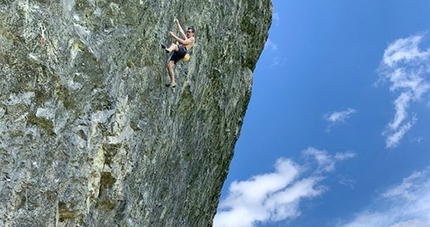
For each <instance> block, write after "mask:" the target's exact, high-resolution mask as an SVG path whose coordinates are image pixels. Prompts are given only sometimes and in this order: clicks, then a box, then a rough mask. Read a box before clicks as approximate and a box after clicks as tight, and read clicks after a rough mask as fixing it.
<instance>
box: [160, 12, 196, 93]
mask: <svg viewBox="0 0 430 227" xmlns="http://www.w3.org/2000/svg"><path fill="white" fill-rule="evenodd" d="M174 22H175V23H176V26H177V27H178V30H179V33H180V35H181V36H182V38H181V37H178V36H176V35H175V34H174V33H173V32H171V31H170V32H169V36H171V37H172V38H174V39H176V41H178V42H179V45H176V44H174V43H172V44H171V45H170V47H168V48H166V46H164V45H163V44H161V48H163V49H165V50H166V52H167V53H171V52H172V51H173V54H172V56H171V57H170V60H169V62H168V63H167V72H168V73H169V77H170V83H169V84H166V87H175V86H176V82H175V74H174V72H173V67H174V66H175V64H176V62H178V61H179V60H181V59H182V58H184V56H185V55H186V54H187V51H189V50H190V49H191V47H193V45H194V41H195V40H194V32H195V31H194V28H187V34H185V33H184V30H183V29H182V27H181V25H180V24H179V21H178V20H177V19H175V20H174Z"/></svg>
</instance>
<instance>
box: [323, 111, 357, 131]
mask: <svg viewBox="0 0 430 227" xmlns="http://www.w3.org/2000/svg"><path fill="white" fill-rule="evenodd" d="M356 112H357V111H356V110H355V109H352V108H348V109H346V110H344V111H335V112H333V113H331V114H326V115H324V119H325V120H326V121H328V123H329V127H328V128H327V131H330V128H331V127H332V126H333V125H335V124H338V123H341V122H345V121H346V120H347V119H348V118H349V117H350V116H351V115H352V114H354V113H356Z"/></svg>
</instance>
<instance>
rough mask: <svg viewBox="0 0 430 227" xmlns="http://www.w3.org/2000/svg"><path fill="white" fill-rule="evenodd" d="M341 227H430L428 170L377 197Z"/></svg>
mask: <svg viewBox="0 0 430 227" xmlns="http://www.w3.org/2000/svg"><path fill="white" fill-rule="evenodd" d="M369 207H370V208H368V209H366V210H363V211H361V212H359V213H358V214H357V215H355V216H354V217H353V218H352V220H349V221H345V222H343V223H340V224H339V225H338V226H341V227H380V226H387V227H425V226H430V168H427V169H425V170H423V171H419V172H415V173H413V174H411V175H410V176H409V177H407V178H405V179H403V181H402V183H400V184H398V185H395V186H393V187H391V188H389V189H388V190H387V191H385V192H384V193H382V194H381V195H380V198H379V199H377V200H376V202H375V203H374V204H371V205H370V206H369Z"/></svg>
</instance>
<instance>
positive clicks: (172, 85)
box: [165, 83, 176, 88]
mask: <svg viewBox="0 0 430 227" xmlns="http://www.w3.org/2000/svg"><path fill="white" fill-rule="evenodd" d="M165 86H166V87H171V88H175V87H176V83H174V84H166V85H165Z"/></svg>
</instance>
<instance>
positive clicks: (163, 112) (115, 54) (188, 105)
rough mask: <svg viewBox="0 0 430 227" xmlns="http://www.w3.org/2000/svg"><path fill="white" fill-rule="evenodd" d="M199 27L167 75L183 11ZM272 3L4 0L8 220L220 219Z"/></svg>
mask: <svg viewBox="0 0 430 227" xmlns="http://www.w3.org/2000/svg"><path fill="white" fill-rule="evenodd" d="M174 18H178V19H179V21H180V22H181V24H182V25H183V26H184V27H187V26H194V28H195V29H196V40H197V42H196V45H195V46H194V48H193V50H192V53H191V60H190V61H189V62H187V63H184V62H180V63H178V65H177V67H176V68H175V72H176V76H177V84H178V85H177V87H176V88H175V89H174V90H173V89H171V88H165V87H164V83H166V82H168V76H167V72H166V69H165V64H166V62H167V59H168V55H167V54H165V53H164V52H163V51H162V50H161V49H160V43H164V44H168V43H169V42H172V40H171V39H170V38H169V37H168V35H167V32H168V31H169V30H171V31H175V32H176V28H175V26H174V23H173V19H174ZM270 23H271V3H270V0H232V1H213V0H209V1H190V0H181V1H179V0H172V1H171V0H156V1H155V0H127V1H125V0H59V1H52V0H0V201H1V202H0V227H3V226H4V227H9V226H163V227H164V226H192V227H201V226H211V225H212V219H213V216H214V214H215V211H216V206H217V203H218V199H219V193H220V189H221V187H222V184H223V181H224V179H225V177H226V174H227V172H228V167H229V164H230V160H231V158H232V155H233V148H234V145H235V142H236V140H237V138H238V135H239V133H240V128H241V125H242V119H243V116H244V114H245V111H246V107H247V104H248V101H249V97H250V92H251V83H252V70H253V69H254V68H255V64H256V61H257V59H258V57H259V55H260V53H261V51H262V48H263V46H264V42H265V40H266V38H267V31H268V28H269V26H270Z"/></svg>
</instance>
